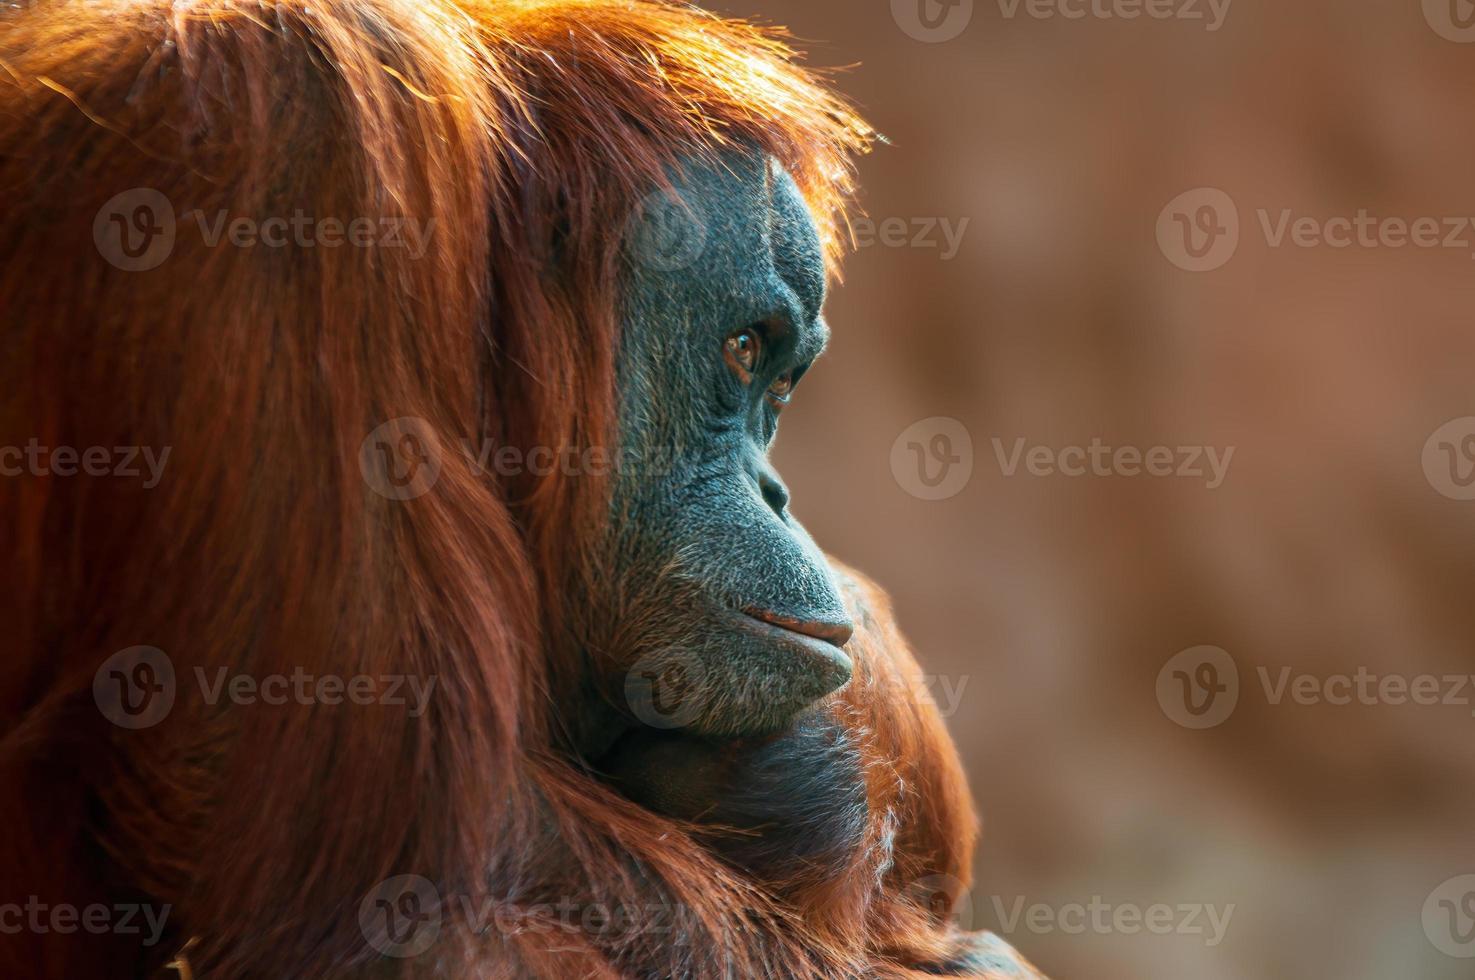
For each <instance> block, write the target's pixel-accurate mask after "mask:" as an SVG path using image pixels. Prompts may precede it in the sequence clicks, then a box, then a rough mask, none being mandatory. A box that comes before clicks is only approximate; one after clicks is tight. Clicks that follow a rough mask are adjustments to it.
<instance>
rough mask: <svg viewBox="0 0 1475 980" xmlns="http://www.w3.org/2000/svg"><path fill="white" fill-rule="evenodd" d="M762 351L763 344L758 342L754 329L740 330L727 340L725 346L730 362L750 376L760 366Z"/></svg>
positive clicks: (745, 379)
mask: <svg viewBox="0 0 1475 980" xmlns="http://www.w3.org/2000/svg"><path fill="white" fill-rule="evenodd" d="M761 349H762V344H761V343H760V342H759V340H758V334H757V332H756V331H754V330H752V329H745V330H739V331H738V332H737V333H735V334H733V335H732V336H731V337H728V338H727V343H726V346H725V350H726V354H727V360H728V362H729V363H731V364H732V365H733V366H734V367H738V368H741V369H742V370H743V371H745V372H746V373H747V374H750V375H751V374H752V373H753V371H754V369H756V368H757V366H758V354H759V351H760V350H761ZM743 380H744V381H747V380H748V379H747V378H744V379H743Z"/></svg>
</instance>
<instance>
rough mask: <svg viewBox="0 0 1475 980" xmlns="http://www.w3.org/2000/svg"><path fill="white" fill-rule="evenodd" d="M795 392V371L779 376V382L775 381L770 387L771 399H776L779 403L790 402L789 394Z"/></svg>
mask: <svg viewBox="0 0 1475 980" xmlns="http://www.w3.org/2000/svg"><path fill="white" fill-rule="evenodd" d="M793 390H794V372H793V371H785V372H784V373H783V374H781V375H779V377H778V380H776V381H774V383H773V384H771V385H769V386H768V394H769V397H771V398H773V399H775V400H777V401H781V402H786V401H788V400H789V393H790V392H791V391H793Z"/></svg>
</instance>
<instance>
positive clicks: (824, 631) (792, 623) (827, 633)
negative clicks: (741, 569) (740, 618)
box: [743, 608, 855, 647]
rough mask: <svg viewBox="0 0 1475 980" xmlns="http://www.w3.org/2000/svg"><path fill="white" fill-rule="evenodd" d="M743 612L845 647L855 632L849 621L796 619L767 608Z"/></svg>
mask: <svg viewBox="0 0 1475 980" xmlns="http://www.w3.org/2000/svg"><path fill="white" fill-rule="evenodd" d="M743 614H744V615H745V616H748V617H749V618H751V619H756V620H758V621H759V622H760V623H767V624H768V625H769V626H777V627H778V628H779V629H783V630H788V631H789V632H790V633H798V634H800V635H801V636H808V637H812V638H814V639H816V640H824V641H825V642H826V643H829V644H832V645H834V646H837V647H843V646H844V645H845V644H846V643H848V642H850V637H851V635H852V634H853V633H854V632H855V628H854V627H852V626H851V625H850V624H849V623H819V622H813V621H808V620H802V619H795V618H794V617H792V616H781V615H779V614H778V613H775V612H769V611H768V610H766V609H756V608H749V609H744V610H743Z"/></svg>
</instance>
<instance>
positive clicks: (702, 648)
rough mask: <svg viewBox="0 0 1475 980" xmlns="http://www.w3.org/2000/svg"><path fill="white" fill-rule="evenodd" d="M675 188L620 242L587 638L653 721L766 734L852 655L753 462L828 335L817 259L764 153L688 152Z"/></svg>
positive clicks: (824, 589)
mask: <svg viewBox="0 0 1475 980" xmlns="http://www.w3.org/2000/svg"><path fill="white" fill-rule="evenodd" d="M674 190H675V193H674V194H668V193H665V192H657V193H656V194H654V195H653V196H652V197H651V198H649V199H648V200H647V206H646V207H644V208H643V209H642V211H641V212H640V213H639V214H637V216H636V217H635V219H634V221H633V224H632V229H631V232H632V233H631V234H630V235H629V236H628V240H627V246H626V250H625V259H626V270H627V271H626V276H627V279H626V281H625V284H624V285H625V288H624V290H623V295H624V306H623V309H622V316H623V338H624V340H623V347H622V351H621V356H620V363H619V383H620V389H621V398H622V407H621V419H622V433H621V439H622V446H621V449H622V458H623V459H624V460H625V461H626V463H627V464H629V465H624V466H622V467H620V468H619V469H618V471H617V474H618V475H617V476H616V478H615V486H614V493H613V515H612V521H611V528H610V531H609V536H608V540H607V541H606V542H605V547H606V548H607V549H608V552H609V553H608V554H607V555H606V556H605V557H606V561H605V563H604V566H603V567H605V568H610V569H618V570H619V572H618V573H617V575H616V578H615V581H613V582H612V583H611V587H610V593H611V594H610V595H608V596H606V597H604V601H606V602H609V603H611V608H610V609H609V610H608V612H609V615H607V616H601V617H599V619H601V620H603V621H605V622H610V623H615V624H617V626H616V627H615V635H612V636H608V637H601V638H599V640H597V641H596V642H597V643H599V644H601V645H602V646H603V648H604V649H605V650H607V651H608V653H609V655H610V656H611V657H612V660H613V662H614V663H615V664H616V665H617V666H618V667H619V668H620V669H621V670H623V671H627V672H633V673H632V674H631V675H630V676H629V678H628V679H629V680H630V681H631V682H632V684H633V686H634V687H635V688H637V689H641V690H646V691H647V693H648V694H649V696H650V697H651V699H652V700H653V702H654V703H652V704H646V705H644V707H645V708H646V709H650V710H651V711H652V712H653V714H654V715H655V716H656V717H657V718H658V719H659V720H657V721H654V722H653V723H654V724H656V725H658V726H659V725H669V727H683V728H687V729H689V730H690V731H693V732H697V733H702V734H711V735H736V734H755V733H762V732H768V731H773V730H776V729H778V728H781V727H782V726H783V725H784V724H785V723H786V722H787V721H788V720H789V719H791V718H792V717H793V716H794V715H795V713H797V712H798V711H799V710H800V709H801V708H803V707H804V706H805V705H808V704H810V703H811V702H813V701H815V700H816V699H818V698H820V697H822V696H824V695H825V694H828V693H829V692H831V691H834V690H835V689H837V688H839V687H840V686H842V685H844V684H845V683H846V681H847V680H849V678H850V672H851V663H850V659H849V658H848V657H847V656H846V654H845V652H844V650H843V645H844V644H845V642H846V641H847V640H848V639H849V638H850V635H851V624H850V622H849V619H848V617H847V614H846V611H845V608H844V606H843V604H842V602H841V600H840V597H839V595H838V593H837V590H836V585H835V581H834V579H833V576H832V573H831V571H830V568H829V566H828V564H827V563H826V561H825V558H824V556H823V555H822V554H821V552H820V551H819V549H818V548H816V547H815V545H814V542H813V541H811V540H810V537H809V535H808V534H807V533H805V531H804V528H803V527H801V526H800V524H799V523H798V521H796V520H795V519H794V517H793V515H792V513H791V512H790V500H789V492H788V490H787V489H786V488H785V487H784V484H783V481H782V480H781V479H780V478H779V475H778V473H776V472H775V471H774V469H773V466H772V464H771V463H770V462H769V459H768V450H769V446H770V445H771V443H772V442H773V438H774V434H775V432H776V430H777V427H778V420H779V415H780V413H781V412H783V411H784V410H785V408H786V406H787V405H788V404H789V403H790V401H791V399H792V398H794V397H796V388H797V387H798V385H799V383H800V381H801V379H802V378H803V377H804V375H805V373H806V372H808V371H809V369H810V367H811V366H812V365H813V363H814V361H815V359H816V358H817V357H818V356H819V354H820V352H821V351H822V350H823V349H824V346H825V342H826V340H827V338H828V334H829V331H828V328H827V327H826V326H825V323H824V320H823V319H822V318H821V316H820V308H821V306H822V305H823V302H824V296H825V266H824V259H823V254H822V251H821V246H820V240H819V236H818V234H817V232H816V229H815V224H814V221H813V219H812V218H811V216H810V213H809V210H808V208H807V207H806V206H805V203H804V200H803V198H802V197H801V196H800V192H799V189H798V188H797V187H796V186H795V184H794V181H793V180H792V179H791V178H790V177H789V175H788V174H786V173H785V172H783V171H782V170H781V169H780V168H778V167H776V166H774V165H773V164H772V163H770V162H769V161H766V160H764V159H762V158H758V157H755V156H748V157H744V156H731V157H728V158H727V159H726V160H724V161H723V162H722V163H721V164H719V165H711V164H704V165H692V166H689V167H687V168H685V172H684V173H683V174H682V175H680V176H679V177H678V178H677V179H676V180H675V182H674ZM642 678H644V679H645V680H644V681H642V680H641V679H642ZM663 679H664V680H663ZM641 683H646V684H648V685H654V687H652V688H648V689H647V688H641V687H640V685H641ZM663 683H664V684H665V686H666V687H667V688H668V689H667V690H664V691H663V690H660V686H661V685H662V684H663ZM673 685H675V686H674V687H673ZM626 693H627V694H628V693H630V692H629V691H627V692H626ZM636 714H637V715H640V716H642V717H643V718H644V719H645V720H647V721H650V720H651V719H650V718H647V717H645V715H646V712H644V711H642V710H640V706H636Z"/></svg>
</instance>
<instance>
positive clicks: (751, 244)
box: [630, 154, 826, 355]
mask: <svg viewBox="0 0 1475 980" xmlns="http://www.w3.org/2000/svg"><path fill="white" fill-rule="evenodd" d="M672 183H673V188H674V190H675V195H674V196H673V199H672V200H670V201H668V200H667V197H666V195H665V194H664V192H657V193H656V194H654V195H653V198H654V200H655V201H656V202H657V204H656V206H654V207H651V206H649V205H647V207H645V208H644V209H643V210H642V212H641V214H639V215H637V221H638V222H639V224H638V225H637V228H636V234H635V235H634V236H632V240H631V243H630V244H631V245H632V247H633V252H634V254H633V256H632V258H633V260H634V261H633V263H632V271H633V273H634V280H633V282H632V283H631V285H633V287H634V289H633V290H632V292H633V295H634V297H635V301H636V304H637V305H638V306H641V307H644V309H642V310H641V312H642V313H643V314H645V315H652V314H654V315H657V316H660V315H661V313H664V314H665V315H666V316H670V315H671V314H672V312H673V311H674V310H676V309H679V310H684V311H687V315H688V317H689V318H690V319H691V320H692V321H695V322H697V323H703V322H704V323H707V324H713V323H725V324H727V325H729V326H732V327H738V326H742V325H744V324H745V323H755V322H759V321H764V320H769V319H774V318H779V319H783V320H786V321H788V322H790V323H792V324H793V325H794V326H795V327H796V328H797V329H799V330H800V331H801V332H802V334H803V338H802V341H803V346H804V347H805V348H807V350H806V353H808V354H810V355H813V354H817V353H818V351H819V348H821V347H823V345H824V341H825V339H826V338H825V330H824V326H823V322H822V321H821V320H820V309H821V307H822V306H823V305H824V299H825V279H826V265H825V255H824V248H823V245H822V242H821V239H820V235H819V231H818V228H817V226H816V223H815V220H814V217H813V215H812V214H811V212H810V210H809V206H808V204H807V203H806V202H805V199H804V196H803V194H802V193H801V192H800V190H799V188H798V186H797V185H796V184H795V182H794V179H793V178H792V177H791V176H790V175H789V174H788V173H787V172H786V171H784V170H783V168H782V167H780V166H779V165H777V164H776V163H774V162H772V161H771V160H768V159H766V158H764V157H762V156H760V155H757V154H752V155H746V154H745V155H737V154H734V155H731V156H728V157H725V158H723V159H721V160H717V161H710V160H689V161H686V162H685V163H684V164H683V165H682V166H681V167H680V168H679V170H678V172H677V173H676V174H675V175H673V181H672ZM657 311H660V312H659V313H658V312H657Z"/></svg>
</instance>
